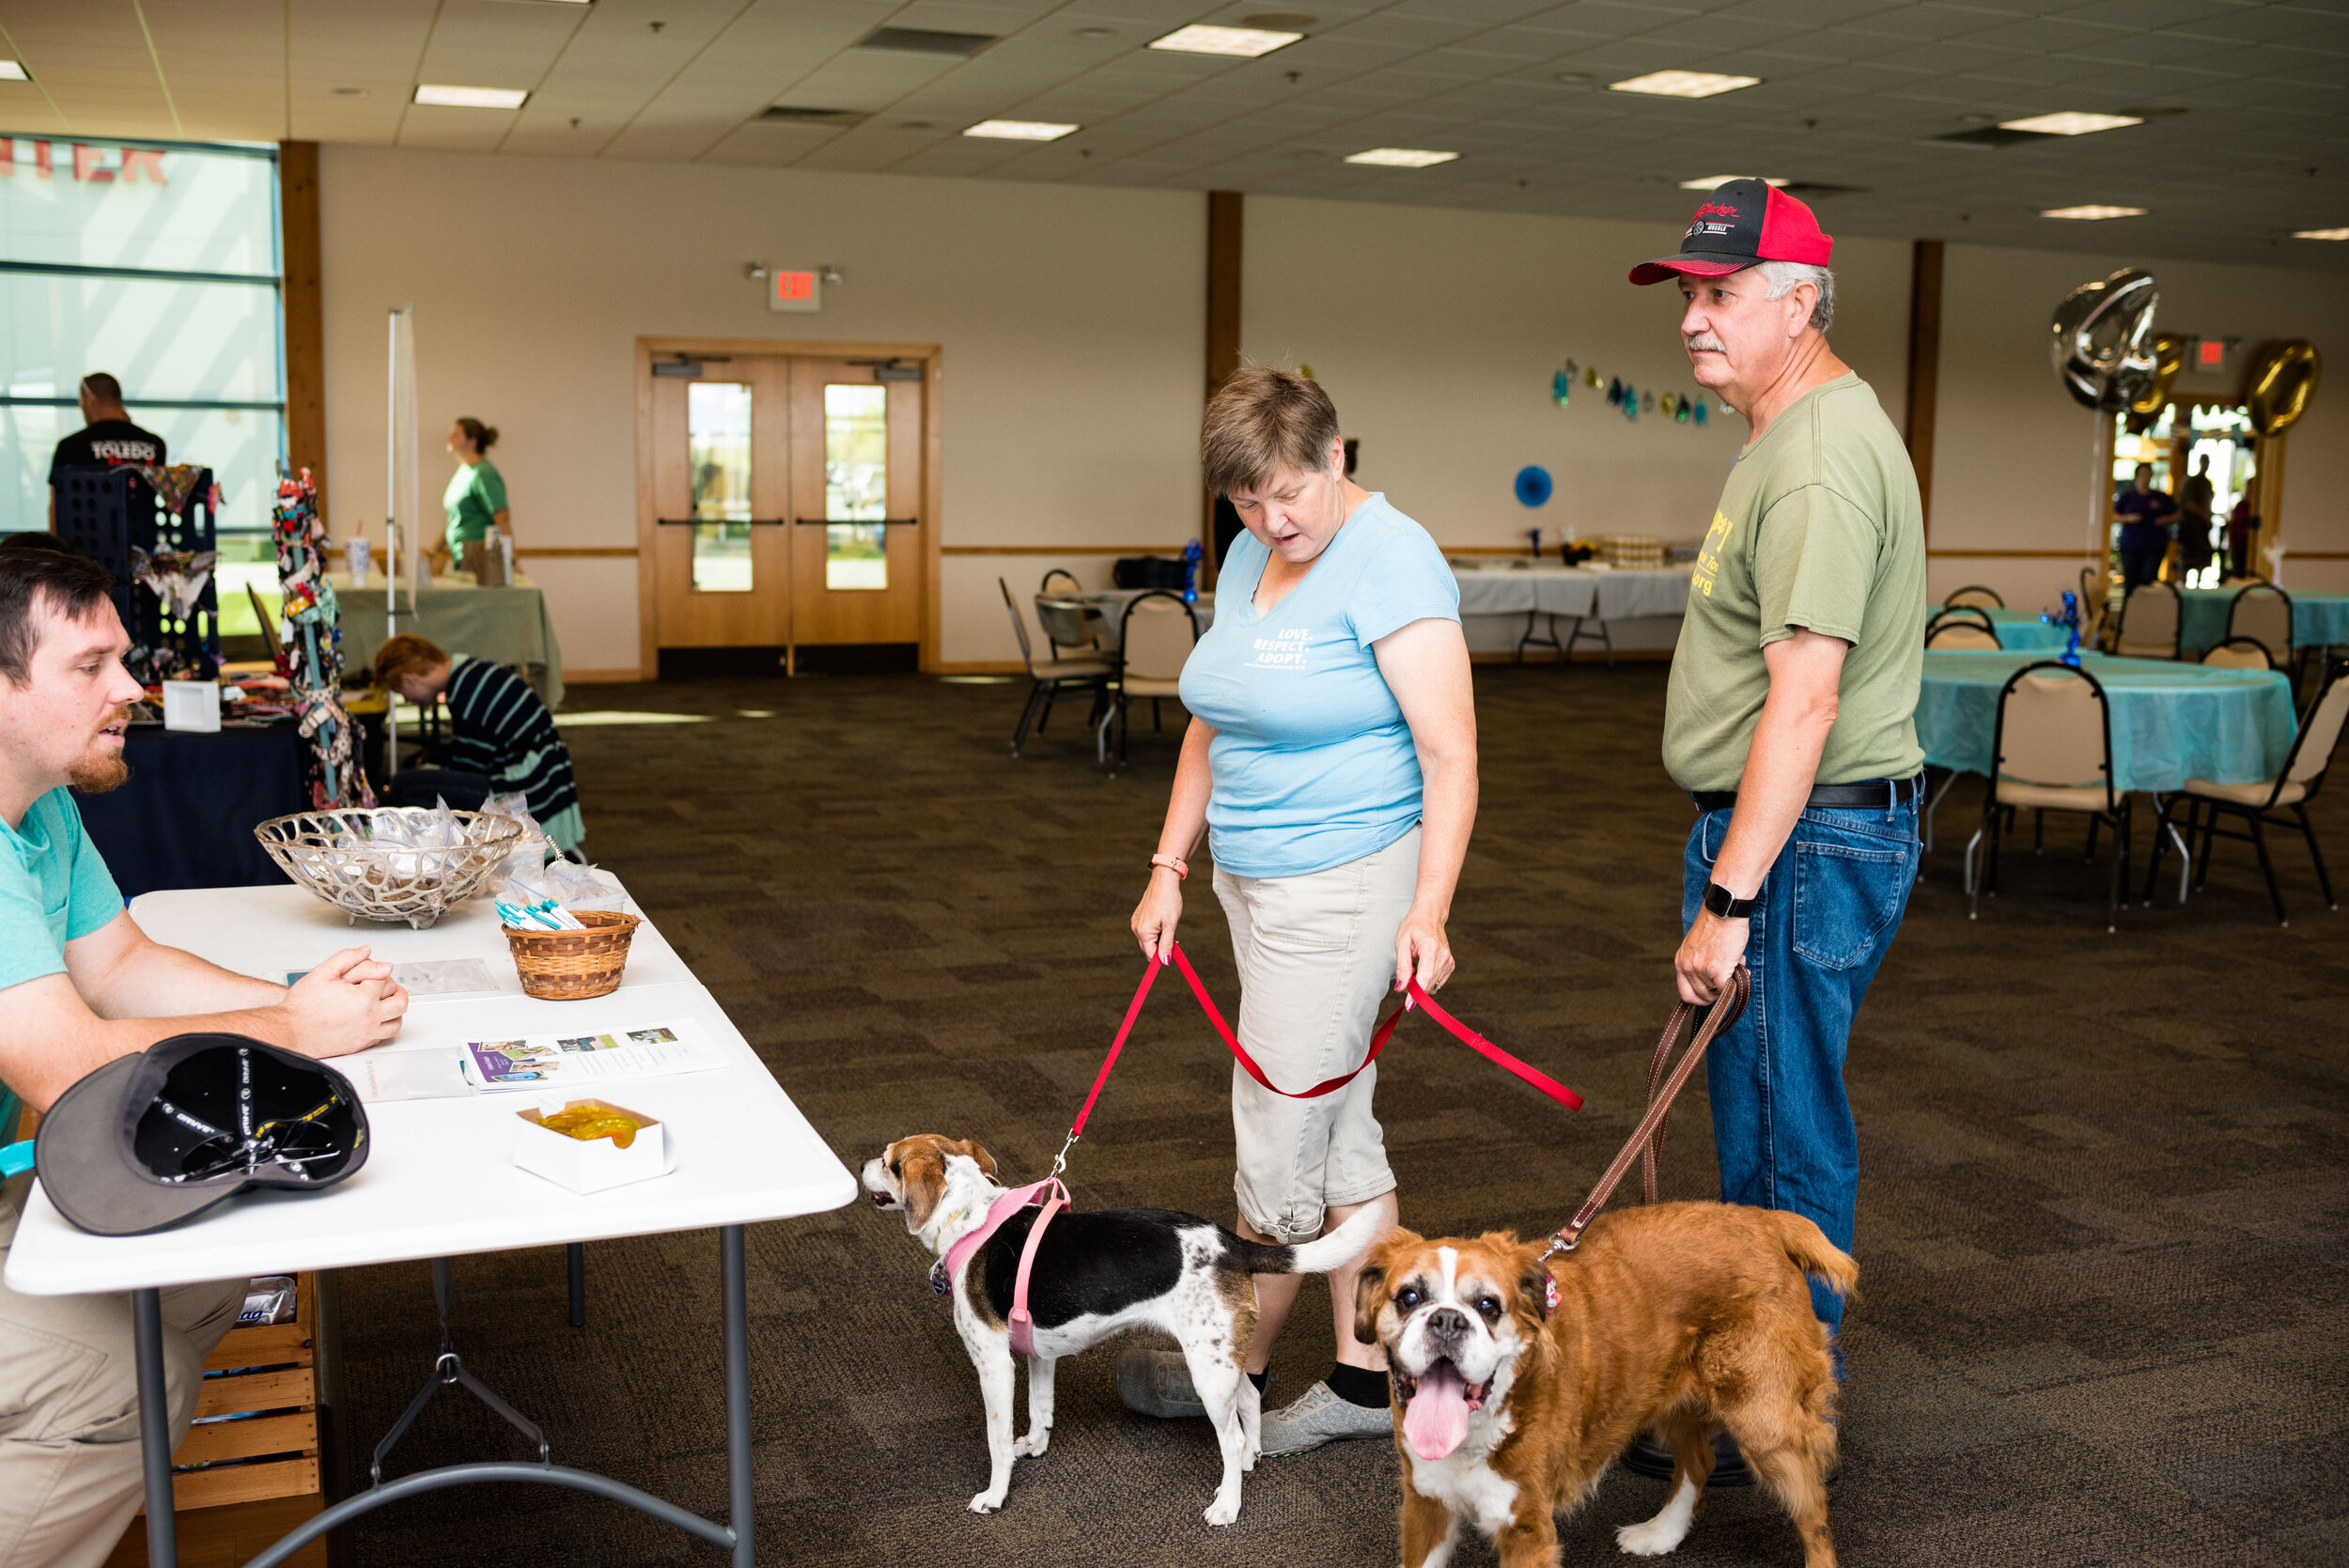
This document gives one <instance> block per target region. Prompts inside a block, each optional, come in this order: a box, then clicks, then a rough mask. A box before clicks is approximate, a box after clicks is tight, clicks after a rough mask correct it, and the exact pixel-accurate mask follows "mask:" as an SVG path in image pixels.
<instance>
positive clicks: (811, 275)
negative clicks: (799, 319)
mask: <svg viewBox="0 0 2349 1568" xmlns="http://www.w3.org/2000/svg"><path fill="white" fill-rule="evenodd" d="M767 308H768V309H770V310H811V311H813V310H821V309H823V308H824V285H823V282H822V280H821V279H819V278H818V277H817V275H816V273H815V272H813V271H812V270H811V271H808V272H785V271H782V270H780V269H778V270H777V271H775V272H770V273H768V274H767Z"/></svg>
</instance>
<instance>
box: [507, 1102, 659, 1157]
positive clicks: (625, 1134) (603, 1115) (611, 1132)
mask: <svg viewBox="0 0 2349 1568" xmlns="http://www.w3.org/2000/svg"><path fill="white" fill-rule="evenodd" d="M524 1114H528V1112H525V1113H524ZM537 1123H538V1125H539V1126H542V1127H547V1128H551V1129H552V1130H553V1131H555V1132H559V1133H562V1134H564V1135H565V1136H567V1137H570V1138H576V1139H578V1140H579V1141H581V1142H583V1143H584V1142H588V1141H592V1140H595V1139H598V1138H609V1139H610V1140H612V1141H613V1142H614V1143H616V1144H617V1145H619V1146H620V1147H621V1148H623V1149H625V1148H627V1147H628V1146H629V1145H630V1144H631V1143H634V1142H635V1141H636V1131H637V1129H638V1128H639V1127H642V1126H644V1125H645V1124H644V1123H643V1122H640V1121H638V1120H637V1119H636V1118H635V1117H633V1116H631V1115H630V1114H629V1113H628V1112H627V1111H625V1110H617V1109H614V1108H613V1107H610V1106H607V1105H604V1104H602V1103H601V1102H600V1101H598V1100H573V1101H572V1102H571V1103H570V1104H569V1105H568V1106H567V1107H565V1108H564V1109H563V1110H556V1111H551V1112H549V1113H547V1114H544V1115H541V1116H539V1117H537Z"/></svg>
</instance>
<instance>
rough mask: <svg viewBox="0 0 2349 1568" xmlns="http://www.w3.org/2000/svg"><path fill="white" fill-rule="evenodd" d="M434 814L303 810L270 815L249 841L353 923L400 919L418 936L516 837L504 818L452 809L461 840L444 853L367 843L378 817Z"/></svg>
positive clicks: (515, 827) (477, 885)
mask: <svg viewBox="0 0 2349 1568" xmlns="http://www.w3.org/2000/svg"><path fill="white" fill-rule="evenodd" d="M435 815H439V814H438V813H437V812H433V811H428V810H424V809H422V808H419V807H414V806H382V807H379V808H377V809H375V810H373V811H303V812H295V813H294V814H293V815H290V816H274V817H272V818H270V820H268V821H267V822H264V823H262V824H261V825H260V826H259V827H257V828H256V829H254V830H253V836H254V837H255V838H257V839H259V840H260V841H261V847H262V848H264V849H266V850H268V851H269V858H270V859H271V860H272V861H275V862H277V865H278V868H279V869H280V870H282V871H283V872H285V874H286V875H287V876H288V877H291V878H293V880H295V881H297V882H299V883H301V884H302V885H303V887H305V888H308V889H309V890H310V891H311V892H312V893H317V894H318V895H319V897H320V898H323V899H325V900H326V901H327V902H328V903H329V904H332V905H334V907H335V908H338V909H342V910H344V911H346V912H347V913H349V914H350V916H351V918H352V919H353V921H356V920H357V919H358V917H359V916H361V915H365V916H366V918H367V919H369V920H380V921H385V922H390V921H396V920H404V921H406V922H407V923H408V924H410V925H412V926H413V927H415V928H416V929H417V930H419V931H421V930H423V929H425V928H426V927H427V926H428V925H430V924H432V923H433V922H435V921H437V920H439V919H440V918H441V916H442V914H443V912H444V911H446V910H447V908H448V907H449V906H450V905H452V904H460V903H462V902H464V901H465V900H466V899H468V898H471V897H472V896H473V895H474V894H475V893H479V892H480V891H481V889H482V887H483V885H484V884H485V883H487V882H488V881H489V879H490V877H491V876H492V875H493V874H494V873H495V872H496V871H497V869H498V867H499V866H501V865H503V864H505V863H506V857H507V856H508V855H510V854H512V853H513V852H514V850H515V848H516V847H517V846H519V845H520V844H521V836H522V825H521V823H519V822H517V821H515V820H514V819H513V818H512V817H510V816H496V815H490V814H489V813H487V812H477V811H459V812H451V813H449V814H448V815H450V816H451V817H452V818H454V819H455V821H456V823H457V829H458V831H459V834H460V835H461V837H462V839H463V842H462V843H460V844H457V845H453V846H450V847H448V848H445V849H419V848H416V847H415V846H412V845H404V844H377V843H375V842H373V840H374V838H375V830H376V824H377V823H378V822H380V821H381V820H382V819H384V818H386V817H393V816H401V817H410V818H418V817H430V816H435Z"/></svg>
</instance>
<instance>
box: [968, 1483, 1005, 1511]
mask: <svg viewBox="0 0 2349 1568" xmlns="http://www.w3.org/2000/svg"><path fill="white" fill-rule="evenodd" d="M1008 1490H1009V1488H1008V1487H1006V1488H1004V1491H1008ZM1001 1507H1003V1492H1002V1491H986V1492H981V1493H980V1494H979V1495H978V1496H977V1497H974V1498H972V1499H971V1512H972V1513H973V1514H992V1513H994V1512H995V1511H996V1510H997V1509H999V1508H1001Z"/></svg>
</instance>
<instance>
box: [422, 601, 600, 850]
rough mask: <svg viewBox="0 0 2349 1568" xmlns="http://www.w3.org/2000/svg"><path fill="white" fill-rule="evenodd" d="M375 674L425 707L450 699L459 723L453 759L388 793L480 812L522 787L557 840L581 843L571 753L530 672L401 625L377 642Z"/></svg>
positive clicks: (453, 727)
mask: <svg viewBox="0 0 2349 1568" xmlns="http://www.w3.org/2000/svg"><path fill="white" fill-rule="evenodd" d="M375 683H376V684H377V685H378V686H381V687H382V688H383V689H384V690H386V691H396V692H397V693H398V694H399V695H400V696H401V697H402V698H404V699H406V700H407V701H409V702H412V703H414V704H416V705H417V706H422V707H429V706H432V703H433V700H434V699H435V698H439V699H440V700H442V701H443V702H445V703H447V704H448V722H449V729H450V731H451V732H452V733H451V743H450V749H449V756H448V766H447V767H445V768H409V769H407V770H406V771H404V772H401V773H397V774H395V775H393V778H392V782H391V784H390V785H389V786H388V788H387V789H386V790H385V793H384V799H385V800H386V801H387V802H388V803H389V804H392V805H396V806H429V805H431V804H432V803H433V802H434V801H435V800H445V801H447V802H448V803H449V804H450V805H451V806H453V807H455V808H456V809H458V810H459V811H478V810H480V809H481V803H482V802H483V801H484V800H488V799H489V798H490V796H492V795H509V794H514V793H518V792H519V793H520V794H521V795H522V796H523V797H524V798H525V799H527V800H529V802H530V815H532V816H533V817H536V818H537V822H538V826H539V827H541V828H543V829H545V830H546V834H547V837H548V838H549V839H550V840H551V841H552V843H553V845H554V846H555V847H556V848H558V849H565V850H576V849H577V848H578V847H579V846H580V841H581V840H582V839H583V838H584V837H585V836H586V833H587V829H586V825H585V824H584V823H583V821H582V820H581V819H580V815H579V788H578V786H577V784H574V783H573V782H572V779H571V753H570V752H569V751H568V749H567V748H566V747H565V746H564V744H563V737H561V736H560V735H558V734H556V733H555V729H554V715H553V714H552V713H550V712H548V711H547V705H546V704H545V703H543V702H541V701H539V699H538V693H537V692H536V691H532V690H531V689H530V683H529V682H528V681H526V680H524V679H522V677H521V676H520V675H516V674H515V673H514V672H513V671H511V670H509V669H507V668H506V666H505V665H503V664H492V663H490V661H489V660H486V659H470V658H467V657H466V656H465V655H463V654H461V653H460V654H455V655H450V654H445V653H443V652H442V651H441V650H440V649H439V648H438V647H436V646H434V645H433V644H430V643H428V642H426V641H425V640H424V639H423V638H421V637H417V636H413V635H411V634H409V633H406V632H403V633H401V634H400V635H399V636H397V637H395V638H393V639H391V640H390V641H389V642H387V643H385V644H383V645H382V647H381V648H379V649H377V650H376V655H375Z"/></svg>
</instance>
